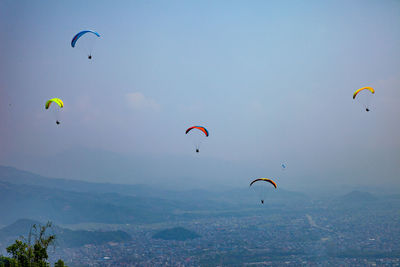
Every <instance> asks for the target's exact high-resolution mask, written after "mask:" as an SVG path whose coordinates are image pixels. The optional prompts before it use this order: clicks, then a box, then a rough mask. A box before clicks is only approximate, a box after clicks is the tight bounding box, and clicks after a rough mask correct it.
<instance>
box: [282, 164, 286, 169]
mask: <svg viewBox="0 0 400 267" xmlns="http://www.w3.org/2000/svg"><path fill="white" fill-rule="evenodd" d="M281 167H282V170H283V171H284V170H286V164H285V163H282V164H281Z"/></svg>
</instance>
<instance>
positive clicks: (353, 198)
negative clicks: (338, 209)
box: [339, 191, 377, 202]
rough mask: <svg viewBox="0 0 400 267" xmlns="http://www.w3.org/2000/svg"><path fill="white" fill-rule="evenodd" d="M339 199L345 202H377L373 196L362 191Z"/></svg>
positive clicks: (353, 192)
mask: <svg viewBox="0 0 400 267" xmlns="http://www.w3.org/2000/svg"><path fill="white" fill-rule="evenodd" d="M339 199H340V200H342V201H345V202H370V201H376V200H377V198H376V197H375V196H374V195H373V194H371V193H368V192H362V191H352V192H350V193H348V194H346V195H344V196H342V197H340V198H339Z"/></svg>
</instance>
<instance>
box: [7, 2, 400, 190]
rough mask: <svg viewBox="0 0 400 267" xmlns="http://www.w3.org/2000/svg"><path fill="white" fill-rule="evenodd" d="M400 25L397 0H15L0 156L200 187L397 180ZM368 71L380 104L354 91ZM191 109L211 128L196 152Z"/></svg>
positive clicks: (37, 167)
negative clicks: (55, 113)
mask: <svg viewBox="0 0 400 267" xmlns="http://www.w3.org/2000/svg"><path fill="white" fill-rule="evenodd" d="M399 25H400V2H399V1H197V2H194V1H168V2H167V1H118V2H115V1H63V2H61V1H59V2H55V1H8V0H3V1H1V2H0V34H1V36H2V43H1V44H0V48H1V51H2V52H1V53H0V104H1V107H0V112H1V113H0V114H1V115H0V127H1V132H0V151H1V152H0V164H3V165H11V166H15V167H19V168H23V169H27V170H32V171H36V172H39V173H41V174H45V175H49V176H53V177H65V178H70V177H71V178H75V179H85V180H91V181H109V182H121V183H148V182H149V181H159V180H168V181H170V182H171V184H175V183H181V182H182V179H183V180H184V181H186V183H187V184H186V186H188V187H190V186H193V187H207V186H211V185H213V184H225V183H226V182H229V183H231V184H232V185H234V186H242V185H243V184H247V181H248V180H250V179H251V178H252V177H260V176H266V177H276V179H277V180H278V181H279V184H281V185H282V186H283V187H286V188H290V189H293V190H296V189H301V188H302V186H304V181H306V182H307V183H309V184H314V185H318V186H320V187H324V186H330V185H331V184H332V185H342V184H352V185H376V184H382V183H383V184H385V183H387V184H388V185H391V186H392V185H396V186H399V178H400V177H399V174H400V164H399V163H400V140H399V136H400V126H399V123H398V115H399V114H400V108H399V101H400V88H399V87H400V78H399V77H400V75H399V74H400V50H399V47H400V30H399V29H400V27H399ZM84 29H92V30H95V31H97V32H99V33H100V34H101V39H100V40H99V41H98V42H97V43H96V46H95V49H94V53H93V56H94V58H93V60H92V61H89V60H88V59H87V58H86V57H85V56H84V55H83V54H82V53H80V52H79V51H77V49H72V48H71V47H70V40H71V38H72V37H73V35H74V34H75V33H76V32H78V31H80V30H84ZM363 86H372V87H374V88H375V89H376V94H375V95H374V97H373V103H372V104H373V105H372V111H371V112H369V113H367V112H365V111H364V110H363V107H362V106H361V105H359V104H358V103H355V102H354V101H353V99H352V98H351V97H352V93H353V91H355V90H356V89H358V88H360V87H363ZM52 97H60V98H62V99H63V100H64V102H65V108H64V110H63V112H62V113H63V114H62V120H63V121H62V125H61V126H60V127H57V126H56V125H55V124H54V120H53V118H52V117H51V115H50V114H49V113H48V112H46V111H45V110H44V109H43V105H44V102H45V101H46V100H47V99H48V98H52ZM10 103H11V106H10V105H9V104H10ZM191 125H204V126H206V127H207V128H208V129H209V131H210V137H209V138H208V140H206V141H205V142H204V144H203V146H202V150H201V153H200V154H199V155H194V149H193V147H192V143H191V142H190V141H188V140H187V138H186V136H185V135H184V131H185V129H186V128H187V127H189V126H191ZM99 154H102V155H107V156H104V158H102V160H99V161H96V157H95V156H94V155H99ZM79 157H82V159H81V160H79V161H76V159H77V158H79ZM138 159H140V164H139V163H137V162H136V163H135V160H138ZM103 161H104V162H107V163H108V164H104V162H103ZM131 161H132V162H131ZM73 162H74V163H73ZM121 162H125V163H124V164H122V163H121ZM281 162H287V165H288V171H287V172H285V173H284V174H282V173H281V170H280V163H281ZM159 164H161V165H160V167H157V166H159ZM104 165H108V166H104ZM164 165H165V166H164ZM157 168H159V170H157V171H156V170H155V169H157ZM224 168H226V169H227V170H226V169H224ZM138 169H140V172H139V171H138V172H137V173H136V172H135V171H137V170H138ZM115 170H118V172H116V171H115ZM134 170H135V171H134ZM289 171H290V172H289ZM111 176H112V177H111ZM281 176H284V177H281Z"/></svg>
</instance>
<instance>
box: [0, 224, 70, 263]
mask: <svg viewBox="0 0 400 267" xmlns="http://www.w3.org/2000/svg"><path fill="white" fill-rule="evenodd" d="M49 228H51V223H50V222H48V223H47V224H46V225H43V226H40V225H39V226H38V225H36V224H33V225H32V227H31V229H30V231H29V235H28V238H27V239H26V238H24V237H21V239H20V240H18V239H17V240H15V243H14V244H12V245H10V246H9V247H7V252H8V253H9V254H11V258H6V257H0V267H2V266H4V267H6V266H10V267H14V266H15V267H17V266H24V267H25V266H27V267H47V266H50V265H49V263H48V262H47V259H48V257H49V256H48V254H47V249H48V248H49V246H50V245H54V242H55V239H56V236H55V235H53V234H50V235H48V234H46V231H47V230H48V229H49ZM55 266H65V265H64V262H63V261H62V260H59V261H58V262H57V263H56V265H55Z"/></svg>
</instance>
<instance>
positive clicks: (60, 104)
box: [45, 98, 64, 109]
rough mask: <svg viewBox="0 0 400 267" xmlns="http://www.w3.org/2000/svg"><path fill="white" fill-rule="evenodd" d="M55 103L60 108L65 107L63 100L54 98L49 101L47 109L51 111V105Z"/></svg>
mask: <svg viewBox="0 0 400 267" xmlns="http://www.w3.org/2000/svg"><path fill="white" fill-rule="evenodd" d="M53 102H54V103H56V104H57V105H59V106H60V108H62V107H64V103H63V101H62V100H61V99H59V98H52V99H49V100H47V102H46V105H45V107H46V109H49V107H50V105H51V103H53Z"/></svg>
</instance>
